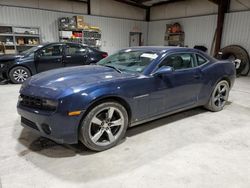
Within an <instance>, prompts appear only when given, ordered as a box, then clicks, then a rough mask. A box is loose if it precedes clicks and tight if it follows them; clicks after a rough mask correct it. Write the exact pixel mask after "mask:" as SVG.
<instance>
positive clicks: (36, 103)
mask: <svg viewBox="0 0 250 188" xmlns="http://www.w3.org/2000/svg"><path fill="white" fill-rule="evenodd" d="M20 99H21V100H20V104H21V105H22V106H25V107H29V108H33V109H38V110H45V111H55V110H56V107H54V106H52V107H51V106H48V105H46V104H45V103H44V101H45V100H44V99H41V98H38V97H31V96H27V95H23V94H21V95H20Z"/></svg>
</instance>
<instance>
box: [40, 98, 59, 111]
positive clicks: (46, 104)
mask: <svg viewBox="0 0 250 188" xmlns="http://www.w3.org/2000/svg"><path fill="white" fill-rule="evenodd" d="M42 103H43V104H42V106H43V108H44V109H47V110H56V108H57V106H58V101H53V100H48V99H43V100H42Z"/></svg>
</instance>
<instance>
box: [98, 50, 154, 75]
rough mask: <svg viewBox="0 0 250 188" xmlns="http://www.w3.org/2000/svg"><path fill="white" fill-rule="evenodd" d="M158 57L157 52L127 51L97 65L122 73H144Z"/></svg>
mask: <svg viewBox="0 0 250 188" xmlns="http://www.w3.org/2000/svg"><path fill="white" fill-rule="evenodd" d="M157 57H158V55H157V54H156V53H155V52H146V51H131V50H125V51H120V52H118V53H115V54H113V55H111V56H109V57H107V58H105V59H102V60H101V61H99V62H98V63H97V64H98V65H102V66H109V67H114V68H115V69H116V70H120V71H122V72H123V71H125V72H143V71H144V69H145V68H146V67H147V66H148V65H149V64H150V63H151V62H152V61H153V60H154V59H156V58H157Z"/></svg>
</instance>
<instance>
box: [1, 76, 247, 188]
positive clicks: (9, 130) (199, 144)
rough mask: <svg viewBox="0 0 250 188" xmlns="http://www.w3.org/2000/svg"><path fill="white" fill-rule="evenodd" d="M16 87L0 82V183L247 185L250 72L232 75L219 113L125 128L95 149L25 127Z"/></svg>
mask: <svg viewBox="0 0 250 188" xmlns="http://www.w3.org/2000/svg"><path fill="white" fill-rule="evenodd" d="M19 87H20V86H19V85H2V86H0V117H1V120H0V141H1V142H0V151H1V152H0V187H1V186H2V187H3V188H6V187H10V188H18V187H25V188H27V187H46V188H48V187H53V188H54V187H60V188H63V187H84V188H94V187H98V188H99V187H102V188H106V187H107V188H111V187H115V188H120V187H122V188H126V187H129V188H134V187H140V188H141V187H143V188H144V187H149V188H152V187H157V188H160V187H162V188H166V187H171V188H173V187H198V188H200V187H202V188H204V187H208V188H211V187H220V188H222V187H225V188H229V187H241V188H242V187H246V188H249V187H250V77H248V78H246V77H242V78H238V79H237V80H236V83H235V86H234V88H233V90H232V91H231V95H230V102H229V104H228V105H227V106H226V107H225V109H224V110H223V111H221V112H218V113H212V112H208V111H206V110H204V109H203V108H196V109H193V110H189V111H186V112H183V113H179V114H176V115H173V116H170V117H167V118H163V119H160V120H157V121H154V122H151V123H147V124H144V125H141V126H137V127H134V128H131V129H129V130H128V132H127V134H126V139H125V140H124V142H122V143H121V144H119V145H118V146H116V147H115V148H112V149H110V150H108V151H105V152H100V153H95V152H91V151H88V150H87V149H85V148H84V147H83V146H82V145H80V144H79V145H73V146H63V145H58V144H55V143H53V142H51V141H49V140H46V139H41V138H39V137H37V136H36V135H33V134H31V133H30V132H29V131H27V130H25V129H23V128H22V127H21V126H20V117H19V116H18V115H17V113H16V108H15V105H16V101H17V96H18V89H19Z"/></svg>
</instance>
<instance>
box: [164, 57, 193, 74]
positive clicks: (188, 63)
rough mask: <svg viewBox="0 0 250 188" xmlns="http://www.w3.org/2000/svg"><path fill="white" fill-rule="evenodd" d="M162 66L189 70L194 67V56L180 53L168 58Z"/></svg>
mask: <svg viewBox="0 0 250 188" xmlns="http://www.w3.org/2000/svg"><path fill="white" fill-rule="evenodd" d="M162 66H170V67H173V68H174V69H175V70H179V69H188V68H192V67H194V58H193V55H192V54H189V53H180V54H173V55H169V56H168V57H166V58H165V59H164V60H163V61H162V62H161V64H160V67H162Z"/></svg>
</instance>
